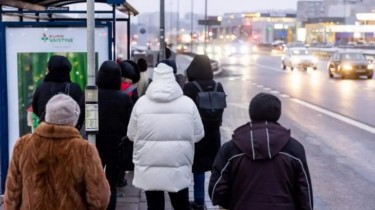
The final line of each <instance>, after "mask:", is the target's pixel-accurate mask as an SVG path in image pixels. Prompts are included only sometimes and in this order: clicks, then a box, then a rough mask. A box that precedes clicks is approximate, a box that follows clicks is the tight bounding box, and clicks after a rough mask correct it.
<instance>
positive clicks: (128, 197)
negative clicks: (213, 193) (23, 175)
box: [0, 173, 219, 210]
mask: <svg viewBox="0 0 375 210" xmlns="http://www.w3.org/2000/svg"><path fill="white" fill-rule="evenodd" d="M126 176H127V179H128V185H127V186H126V187H123V188H119V190H118V199H117V208H116V210H147V203H146V197H145V193H144V192H143V191H142V190H139V189H137V188H135V187H134V186H133V185H132V184H131V183H132V179H133V173H128V174H127V175H126ZM209 177H210V175H209V173H206V195H205V196H206V206H207V209H208V210H219V208H218V207H214V206H212V203H211V201H210V198H209V197H208V194H207V188H208V180H209ZM189 194H190V198H193V191H192V186H191V187H190V192H189ZM165 200H166V202H165V210H172V207H171V205H170V201H169V197H168V194H167V193H166V194H165ZM3 209H4V207H3V198H2V197H0V210H3Z"/></svg>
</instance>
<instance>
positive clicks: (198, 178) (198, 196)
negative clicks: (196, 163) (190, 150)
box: [193, 172, 205, 206]
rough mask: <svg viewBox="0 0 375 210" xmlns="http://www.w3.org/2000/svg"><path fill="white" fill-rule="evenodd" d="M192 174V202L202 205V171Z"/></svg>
mask: <svg viewBox="0 0 375 210" xmlns="http://www.w3.org/2000/svg"><path fill="white" fill-rule="evenodd" d="M193 175H194V203H195V204H197V205H199V206H203V205H204V179H205V177H204V172H203V173H193Z"/></svg>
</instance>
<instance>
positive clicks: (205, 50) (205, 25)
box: [204, 0, 208, 54]
mask: <svg viewBox="0 0 375 210" xmlns="http://www.w3.org/2000/svg"><path fill="white" fill-rule="evenodd" d="M204 20H205V24H204V54H207V35H208V34H207V33H208V31H207V23H208V21H207V0H205V5H204Z"/></svg>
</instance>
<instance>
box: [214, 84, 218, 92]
mask: <svg viewBox="0 0 375 210" xmlns="http://www.w3.org/2000/svg"><path fill="white" fill-rule="evenodd" d="M218 86H219V83H218V82H215V88H214V92H217V87H218Z"/></svg>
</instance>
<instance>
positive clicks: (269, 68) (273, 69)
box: [252, 63, 289, 74]
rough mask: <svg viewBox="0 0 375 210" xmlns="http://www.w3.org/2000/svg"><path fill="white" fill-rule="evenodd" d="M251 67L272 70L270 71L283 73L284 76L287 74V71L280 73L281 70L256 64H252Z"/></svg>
mask: <svg viewBox="0 0 375 210" xmlns="http://www.w3.org/2000/svg"><path fill="white" fill-rule="evenodd" d="M252 65H254V66H258V67H261V68H265V69H268V70H272V71H277V72H280V73H284V74H288V73H289V72H287V71H282V70H281V69H277V68H273V67H269V66H265V65H261V64H257V63H252Z"/></svg>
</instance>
